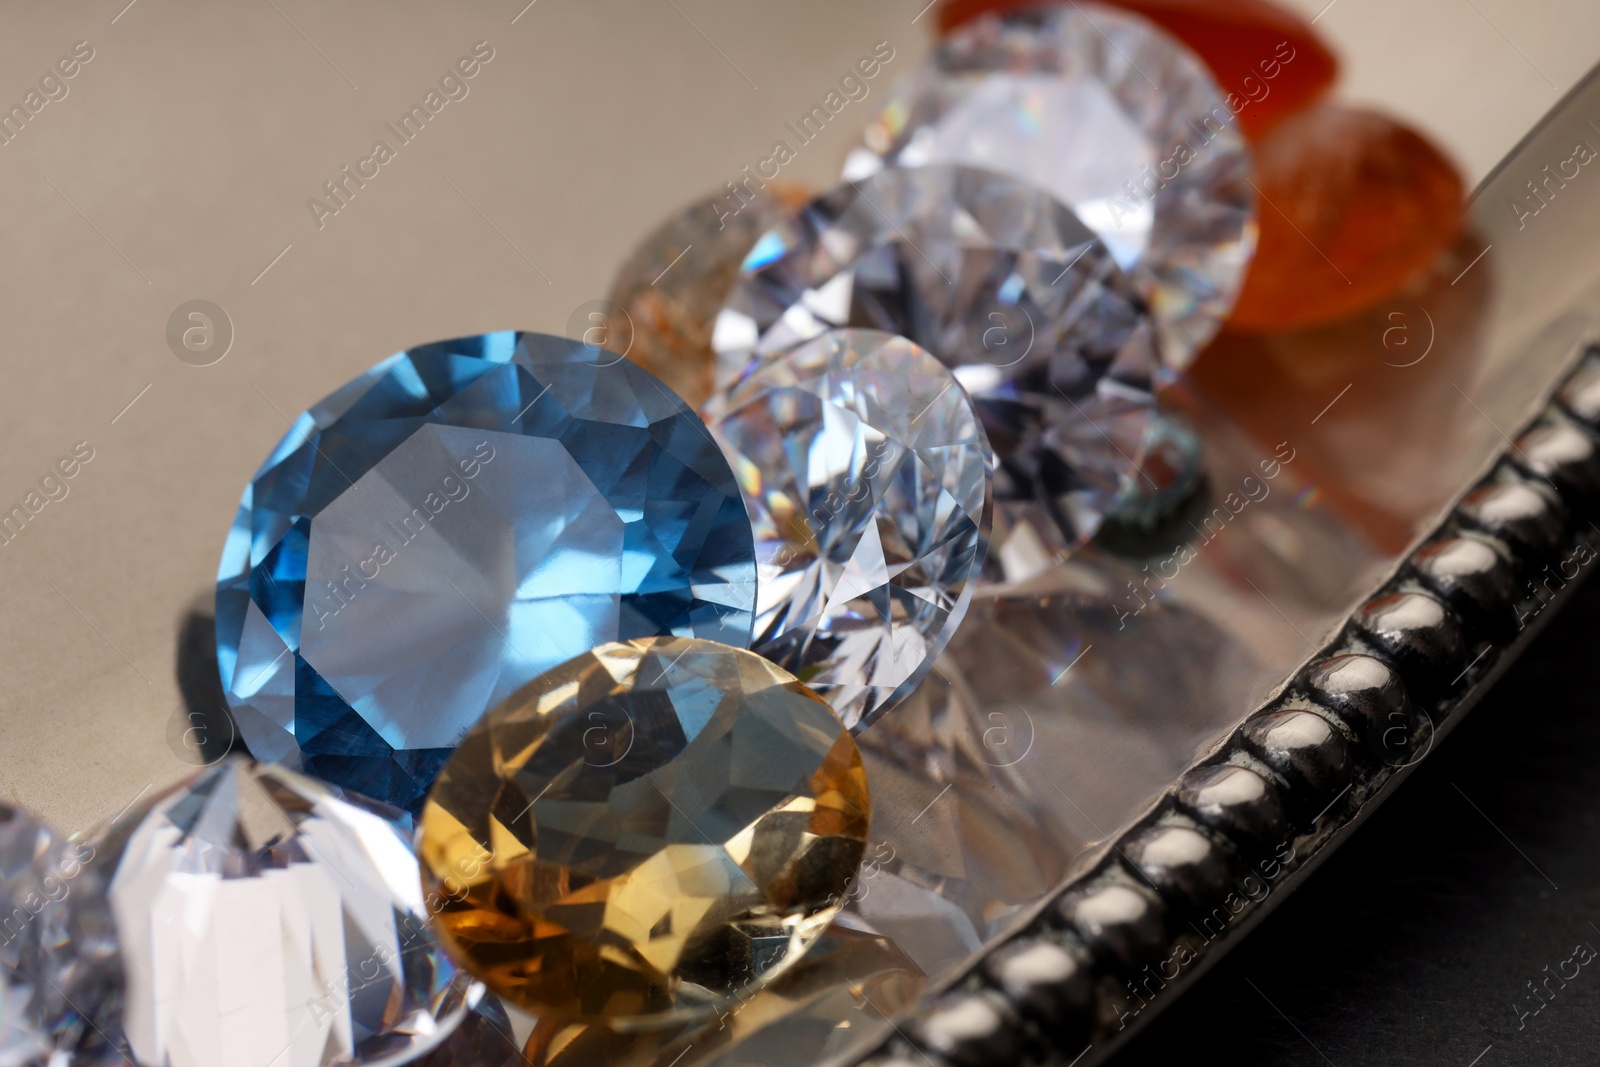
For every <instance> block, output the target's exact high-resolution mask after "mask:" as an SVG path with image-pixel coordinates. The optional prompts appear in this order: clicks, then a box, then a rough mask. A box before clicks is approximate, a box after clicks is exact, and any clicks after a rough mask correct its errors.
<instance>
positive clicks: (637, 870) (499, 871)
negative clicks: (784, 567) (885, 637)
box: [420, 638, 868, 1025]
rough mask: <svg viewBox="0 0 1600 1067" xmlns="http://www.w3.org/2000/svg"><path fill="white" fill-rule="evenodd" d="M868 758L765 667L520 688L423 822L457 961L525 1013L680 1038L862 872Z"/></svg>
mask: <svg viewBox="0 0 1600 1067" xmlns="http://www.w3.org/2000/svg"><path fill="white" fill-rule="evenodd" d="M867 818H868V800H867V780H866V774H865V772H864V771H863V770H862V766H861V754H860V752H859V751H858V750H857V749H856V745H855V742H854V741H853V740H851V738H850V734H849V732H848V731H846V730H845V728H844V725H843V724H842V723H841V722H840V721H839V719H838V716H836V715H834V713H833V712H832V711H831V710H830V709H829V708H828V706H827V705H826V704H824V703H823V702H822V701H821V700H819V699H818V698H817V697H816V695H815V694H813V693H811V692H810V691H809V690H807V689H806V688H805V687H804V686H802V685H801V684H800V683H799V682H797V681H795V680H794V678H793V677H792V676H791V675H789V674H787V673H786V672H784V671H782V670H780V669H779V668H777V667H775V666H773V665H772V664H771V663H769V662H768V661H766V660H764V659H762V658H761V657H760V656H757V655H755V654H754V653H751V652H745V651H743V650H740V649H734V648H729V647H727V646H726V645H718V644H716V643H714V642H710V641H701V640H695V639H684V638H647V639H641V640H637V641H630V642H622V643H615V644H610V645H603V646H601V647H600V648H597V649H595V650H594V651H592V652H587V653H584V654H583V655H581V656H578V657H577V658H575V659H573V660H571V661H569V662H567V663H564V664H562V665H561V666H560V667H558V668H556V669H554V670H552V671H549V672H547V673H545V674H544V675H542V676H540V677H539V678H537V679H535V680H534V681H533V682H531V683H529V684H528V685H527V686H526V687H524V688H523V689H521V690H519V691H518V692H516V693H515V694H513V695H512V697H511V698H510V699H509V700H507V701H506V702H505V703H504V704H502V705H500V706H499V707H497V708H496V709H494V710H493V711H492V712H490V713H489V715H488V716H487V717H486V718H485V719H484V720H483V722H482V723H480V724H479V725H478V726H477V727H476V728H475V729H474V730H473V731H472V733H471V734H470V735H468V737H467V739H466V740H465V741H464V742H463V743H462V745H461V747H460V749H458V750H457V752H456V754H455V755H454V756H453V757H451V759H450V762H449V763H448V764H446V766H445V769H444V772H443V773H442V774H441V775H440V777H439V782H438V785H437V786H435V788H434V791H433V793H432V794H431V795H430V796H429V799H428V803H427V806H426V807H425V808H424V809H423V814H422V827H421V837H420V840H421V845H420V849H421V854H422V860H423V875H424V880H425V882H426V883H427V884H428V886H429V888H430V891H431V892H433V893H436V894H438V895H439V897H440V898H441V900H442V910H441V911H440V913H439V917H438V920H437V922H438V926H439V929H440V931H441V933H442V936H443V938H444V940H445V944H446V945H447V946H448V947H449V948H450V950H451V951H452V952H453V953H454V954H455V955H456V957H457V958H458V959H460V960H461V961H462V962H463V963H464V964H466V965H467V966H468V967H469V968H471V969H472V970H473V972H474V973H476V974H477V975H479V976H480V977H481V978H482V979H483V980H484V981H485V982H487V983H488V985H489V987H490V988H491V989H493V990H494V991H495V992H497V993H499V994H500V995H501V996H503V997H505V998H506V1000H507V1001H509V1002H510V1003H513V1004H516V1005H518V1006H519V1007H523V1008H526V1009H528V1010H530V1011H536V1012H540V1013H542V1014H547V1015H551V1016H555V1017H560V1018H566V1019H602V1018H623V1019H629V1020H633V1021H636V1022H638V1023H639V1024H640V1025H647V1024H648V1025H666V1024H671V1023H674V1022H677V1021H680V1020H682V1019H685V1018H696V1017H698V1018H704V1017H706V1016H708V1015H711V1014H714V1013H715V1012H716V1011H717V1010H718V1009H719V1008H720V1007H721V1006H723V1005H725V1004H726V1003H728V1001H729V999H730V998H732V997H734V996H736V995H743V994H744V993H746V992H747V991H748V990H751V989H754V988H757V987H759V986H760V985H761V984H762V983H764V982H766V981H769V980H771V979H772V978H773V977H775V976H776V975H777V974H779V973H781V972H782V971H783V970H784V969H786V968H788V967H790V966H792V965H793V964H794V963H795V961H796V960H798V959H799V958H800V956H801V955H802V954H803V953H804V952H805V950H806V948H807V947H808V946H809V945H810V944H811V942H812V941H814V940H815V939H816V938H817V936H818V935H819V934H821V933H822V931H823V929H824V927H826V926H827V924H828V920H829V919H830V918H832V916H833V915H834V913H835V912H836V911H837V910H838V908H839V905H840V903H841V901H842V899H843V897H844V894H845V893H846V892H847V891H848V889H849V887H850V880H851V878H852V877H853V876H854V874H855V871H856V867H857V865H858V864H859V863H860V861H861V849H862V842H863V840H864V839H865V837H866V833H867Z"/></svg>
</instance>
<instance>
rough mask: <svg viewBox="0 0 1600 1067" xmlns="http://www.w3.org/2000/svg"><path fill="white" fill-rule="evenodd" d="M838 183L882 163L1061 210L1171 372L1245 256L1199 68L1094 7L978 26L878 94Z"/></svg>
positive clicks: (1240, 213) (1235, 136)
mask: <svg viewBox="0 0 1600 1067" xmlns="http://www.w3.org/2000/svg"><path fill="white" fill-rule="evenodd" d="M865 143H866V147H865V148H862V149H858V150H857V151H856V152H854V153H853V154H852V155H851V157H850V159H849V162H848V163H847V164H846V167H845V176H846V177H847V178H851V179H859V178H863V177H865V176H867V175H868V174H871V173H874V172H875V171H877V170H878V169H879V168H880V167H882V166H883V165H884V162H885V161H888V162H892V163H894V164H896V165H899V166H907V167H914V166H922V165H924V164H928V163H965V164H969V165H972V166H980V167H988V168H990V169H993V170H999V171H1004V172H1007V173H1010V174H1014V175H1016V176H1017V177H1019V178H1022V179H1024V180H1026V181H1029V182H1032V183H1034V184H1035V185H1039V186H1041V187H1043V188H1045V189H1048V190H1050V191H1051V192H1052V193H1054V194H1055V195H1056V196H1057V197H1058V198H1060V199H1061V200H1062V201H1063V202H1064V203H1067V204H1069V205H1071V206H1072V208H1073V210H1075V211H1076V212H1077V214H1078V216H1079V217H1080V218H1081V219H1083V220H1084V222H1085V223H1087V224H1088V225H1089V227H1090V228H1091V229H1093V230H1094V231H1095V232H1096V233H1097V234H1099V235H1100V237H1101V239H1102V240H1103V241H1105V243H1106V246H1107V247H1108V248H1109V249H1110V250H1111V252H1112V254H1113V255H1114V256H1115V257H1116V260H1117V262H1118V263H1119V264H1121V265H1122V267H1123V268H1124V269H1126V270H1128V271H1129V272H1130V273H1131V275H1132V278H1133V280H1134V283H1135V284H1136V285H1137V286H1138V288H1139V290H1140V291H1141V293H1143V295H1144V296H1145V298H1146V300H1147V301H1148V303H1149V304H1150V306H1151V308H1152V309H1153V310H1154V313H1155V316H1156V320H1157V323H1158V324H1159V328H1160V332H1161V339H1162V355H1163V356H1164V357H1165V359H1166V360H1168V362H1169V363H1170V364H1171V365H1172V366H1174V367H1182V366H1184V365H1186V364H1187V363H1188V362H1189V361H1190V360H1191V359H1192V358H1193V357H1194V355H1195V354H1196V353H1198V352H1199V350H1200V349H1201V347H1203V346H1204V345H1205V343H1206V342H1207V341H1209V340H1210V339H1211V337H1212V336H1213V335H1214V334H1215V333H1216V330H1217V327H1218V325H1219V324H1220V323H1221V321H1222V319H1223V318H1224V317H1225V316H1226V315H1227V313H1228V310H1229V309H1230V308H1231V307H1232V306H1233V302H1234V299H1235V298H1236V297H1237V296H1238V292H1239V287H1240V285H1241V284H1242V283H1243V280H1244V270H1245V267H1246V266H1247V265H1248V263H1249V260H1250V256H1251V254H1252V252H1253V251H1254V248H1255V237H1256V230H1255V215H1254V198H1253V194H1252V190H1251V188H1250V184H1249V173H1250V161H1249V154H1248V150H1247V148H1246V146H1245V142H1244V139H1243V137H1242V136H1241V134H1240V132H1239V129H1238V126H1237V123H1236V122H1235V119H1234V114H1233V111H1232V110H1231V109H1230V108H1229V107H1228V106H1227V103H1226V101H1225V98H1224V95H1223V93H1222V90H1221V89H1220V88H1218V86H1217V84H1216V82H1215V81H1214V80H1213V79H1212V77H1211V75H1210V73H1209V72H1208V71H1207V70H1206V69H1205V67H1204V66H1203V65H1202V64H1201V62H1200V60H1199V59H1198V58H1197V57H1195V56H1194V55H1193V54H1191V53H1190V52H1189V50H1188V49H1187V48H1185V47H1184V46H1183V45H1182V44H1180V43H1179V42H1178V41H1176V40H1174V39H1173V38H1171V37H1169V36H1167V34H1165V33H1164V32H1162V31H1161V30H1160V29H1158V28H1156V27H1155V26H1154V25H1152V24H1151V23H1149V22H1147V21H1146V20H1144V19H1142V18H1139V17H1138V16H1135V15H1131V14H1128V13H1126V12H1122V11H1117V10H1114V9H1112V8H1108V7H1102V6H1100V5H1098V4H1093V3H1088V2H1084V3H1081V4H1079V3H1072V4H1051V5H1048V6H1041V7H1039V8H1036V9H1030V10H1026V11H1021V12H1016V13H1012V14H1009V15H1006V16H1004V17H1000V16H995V15H989V16H985V17H982V18H979V19H975V20H974V21H972V22H970V23H968V24H966V25H964V26H962V27H961V28H960V29H958V30H956V31H955V32H953V33H951V34H950V35H949V36H947V37H946V38H945V39H944V41H943V42H941V44H940V46H939V48H938V49H937V50H936V51H935V53H934V55H933V57H932V58H931V59H930V60H929V61H928V63H927V64H926V65H925V66H924V67H923V68H921V69H920V70H919V71H918V72H917V73H916V74H914V75H913V76H912V77H911V78H909V79H908V80H907V81H905V82H903V83H902V84H901V85H899V86H898V87H897V88H896V89H894V90H892V91H891V95H890V98H889V101H888V103H887V104H886V105H885V107H884V109H883V111H882V113H881V114H880V115H879V117H878V119H877V120H876V122H874V123H873V125H872V126H870V127H869V129H868V131H867V134H866V140H865Z"/></svg>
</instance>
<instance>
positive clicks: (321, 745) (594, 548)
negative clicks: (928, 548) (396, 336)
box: [217, 333, 756, 809]
mask: <svg viewBox="0 0 1600 1067" xmlns="http://www.w3.org/2000/svg"><path fill="white" fill-rule="evenodd" d="M755 586H756V567H755V550H754V545H753V539H752V534H751V529H750V522H749V519H748V518H747V516H746V513H745V507H744V503H743V501H742V499H741V498H740V495H739V487H738V484H737V483H736V482H735V480H734V476H733V473H732V471H731V470H730V469H729V467H728V463H727V460H725V459H724V458H723V456H722V453H721V452H720V451H719V450H718V448H717V446H716V444H715V443H714V442H713V441H712V439H711V436H710V435H709V434H708V433H707V432H706V429H705V426H704V425H703V424H702V423H701V422H700V419H699V418H698V417H697V416H696V415H695V414H694V412H692V411H691V410H690V409H689V408H688V406H687V405H686V404H685V403H684V402H683V401H682V400H680V399H679V398H678V397H677V396H676V395H675V394H673V393H672V392H671V390H669V389H668V388H667V387H666V386H665V385H663V384H662V383H661V382H660V381H658V380H657V379H656V378H655V377H653V376H652V375H651V374H649V373H648V372H647V371H645V370H643V369H641V368H639V367H638V366H636V365H634V364H632V363H629V362H627V361H625V360H623V359H622V358H621V357H620V356H617V355H615V354H614V353H611V352H606V351H604V350H602V349H597V348H595V347H593V346H591V345H583V344H579V343H577V342H575V341H569V340H566V339H564V338H559V337H550V336H546V335H544V334H536V333H492V334H483V335H480V336H476V337H464V338H459V339H457V340H453V341H440V342H438V343H436V344H430V345H423V346H421V347H418V348H413V349H409V350H407V351H405V352H399V353H396V354H395V355H393V356H391V357H389V358H388V359H386V360H384V361H383V362H382V363H380V364H378V365H377V366H376V367H373V368H372V369H371V370H370V371H368V372H367V373H365V374H363V375H362V376H361V377H359V378H357V379H356V380H355V381H353V382H351V383H350V384H348V385H346V386H344V387H343V388H341V389H339V390H338V391H337V392H335V393H334V394H333V395H331V396H329V397H328V398H327V399H325V400H323V401H322V402H321V403H320V404H318V405H317V406H315V407H313V408H312V409H311V410H310V411H307V412H306V413H305V414H303V415H301V416H300V418H299V419H297V420H296V421H295V424H294V427H293V428H292V429H291V430H290V431H289V433H288V435H287V436H286V437H284V439H283V440H282V441H281V442H280V443H279V444H278V447H277V448H276V449H274V450H273V452H272V455H271V456H269V457H268V458H267V461H266V463H265V464H263V465H262V467H261V469H260V470H259V471H257V472H256V476H255V478H254V479H253V480H252V481H251V482H250V484H249V485H248V486H247V487H246V488H245V491H244V497H243V499H242V500H241V501H240V504H239V513H238V515H237V516H236V517H235V518H234V521H233V528H232V529H231V530H230V531H229V534H228V541H227V544H226V545H225V546H224V548H223V551H222V564H221V566H220V567H219V568H218V571H217V664H218V667H219V668H220V670H221V673H222V683H223V687H224V689H225V690H226V691H227V696H228V703H229V706H230V707H231V709H232V711H233V716H234V719H235V721H236V722H237V724H238V729H239V734H240V736H241V737H242V738H243V739H244V741H245V743H246V744H247V745H248V746H249V749H250V752H251V754H252V755H254V756H255V757H256V758H258V759H264V760H277V761H281V762H284V763H287V764H290V765H291V766H293V767H296V768H298V769H301V770H304V771H307V772H309V773H311V774H314V775H316V776H318V777H320V778H324V779H327V780H328V781H331V782H334V783H336V784H338V785H342V786H346V787H348V788H351V789H354V790H356V791H358V792H361V793H364V794H366V795H368V796H371V797H376V798H378V799H380V800H383V801H386V802H388V803H391V804H395V805H398V806H400V807H404V808H410V809H415V808H417V807H418V806H419V805H420V804H421V802H422V799H423V797H424V795H425V794H426V792H427V790H428V787H429V786H430V785H431V784H432V782H433V779H434V777H435V776H436V775H437V774H438V772H439V769H440V767H442V766H443V764H444V761H445V759H446V757H448V756H449V754H450V752H451V750H453V749H454V748H455V746H456V745H457V744H458V743H459V742H460V741H461V738H462V737H463V735H465V734H466V732H467V730H468V729H470V728H471V727H472V725H473V724H474V723H476V722H477V721H478V719H479V717H480V716H482V715H483V713H484V712H486V711H488V710H489V708H491V707H493V706H494V705H495V704H498V703H499V702H500V701H501V700H502V699H503V698H505V697H506V696H508V695H509V694H510V693H511V692H512V691H513V690H515V689H517V688H518V687H520V686H521V685H523V684H524V683H526V682H528V681H530V680H531V679H533V678H534V677H535V676H537V675H539V674H541V673H543V672H544V671H545V670H546V669H547V668H549V667H553V666H555V665H556V664H558V663H564V662H566V661H567V660H569V659H571V658H572V657H573V656H576V655H578V654H580V653H583V652H587V651H588V650H589V649H591V648H594V647H595V646H597V645H601V644H605V643H607V642H609V641H618V640H627V639H629V638H635V637H649V636H658V635H667V634H673V635H677V636H680V637H700V638H707V639H710V640H713V641H720V642H723V643H724V644H730V645H736V646H738V647H741V648H743V647H745V646H747V645H748V644H749V642H750V631H751V625H752V619H753V609H754V606H755Z"/></svg>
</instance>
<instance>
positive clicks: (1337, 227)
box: [1227, 103, 1462, 331]
mask: <svg viewBox="0 0 1600 1067" xmlns="http://www.w3.org/2000/svg"><path fill="white" fill-rule="evenodd" d="M1255 163H1256V174H1255V184H1256V190H1257V193H1258V196H1259V200H1258V202H1257V204H1256V219H1257V221H1258V222H1259V224H1260V227H1261V235H1260V239H1259V241H1258V243H1257V245H1256V257H1255V260H1254V262H1252V263H1251V265H1250V272H1249V274H1247V275H1246V277H1245V284H1244V290H1243V292H1241V293H1240V295H1239V302H1238V304H1237V305H1235V307H1234V309H1233V315H1232V316H1231V317H1230V318H1229V320H1228V324H1227V328H1228V329H1231V330H1236V331H1237V330H1251V331H1255V330H1283V329H1295V328H1300V327H1305V326H1313V325H1317V324H1319V323H1325V322H1332V321H1335V320H1337V319H1340V318H1343V317H1344V316H1346V315H1349V314H1352V313H1354V312H1356V311H1360V310H1361V309H1363V308H1368V307H1371V306H1372V305H1374V304H1376V303H1378V302H1379V301H1382V300H1384V299H1386V298H1388V297H1390V296H1393V295H1394V294H1395V293H1397V292H1399V291H1400V289H1401V288H1402V287H1403V286H1404V285H1405V284H1406V282H1407V281H1409V280H1411V279H1412V278H1414V277H1415V276H1416V275H1417V274H1418V272H1420V271H1422V270H1424V269H1426V268H1427V267H1428V266H1430V265H1431V264H1432V263H1433V262H1434V261H1435V260H1436V259H1438V257H1439V255H1440V253H1442V252H1443V251H1444V250H1445V248H1446V247H1447V246H1448V245H1449V244H1450V242H1451V240H1452V239H1453V238H1454V237H1455V235H1456V234H1457V232H1459V230H1460V226H1461V198H1462V184H1461V176H1460V175H1459V174H1458V173H1456V169H1455V167H1454V166H1453V165H1452V164H1451V163H1450V161H1449V160H1448V159H1446V158H1445V157H1444V156H1443V155H1442V154H1441V153H1440V152H1439V150H1438V149H1437V148H1435V147H1434V146H1433V145H1432V144H1430V143H1429V142H1428V141H1426V140H1425V139H1423V137H1422V136H1421V135H1420V134H1418V133H1416V132H1415V131H1413V130H1411V129H1408V128H1407V127H1405V126H1402V125H1400V124H1399V123H1398V122H1395V121H1394V120H1393V119H1389V118H1386V117H1384V116H1383V115H1380V114H1377V113H1375V112H1372V111H1366V110H1362V109H1359V108H1352V107H1345V106H1343V105H1340V104H1333V103H1327V104H1319V105H1318V106H1316V107H1314V108H1312V109H1310V110H1309V111H1306V112H1303V113H1302V114H1299V115H1296V116H1294V117H1292V118H1290V119H1289V120H1288V121H1286V122H1285V123H1283V125H1281V126H1279V127H1278V128H1277V129H1275V130H1273V131H1272V133H1270V134H1269V135H1268V136H1267V137H1265V138H1263V139H1262V141H1261V143H1260V144H1258V145H1257V146H1256V151H1255Z"/></svg>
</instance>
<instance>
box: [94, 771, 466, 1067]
mask: <svg viewBox="0 0 1600 1067" xmlns="http://www.w3.org/2000/svg"><path fill="white" fill-rule="evenodd" d="M398 820H399V816H398V813H397V812H395V811H394V810H393V809H387V808H384V807H382V806H380V805H377V804H375V803H372V802H368V801H364V800H358V799H357V798H354V797H353V796H347V795H342V794H340V793H338V792H337V791H335V790H334V789H332V788H330V787H328V786H325V785H322V784H320V783H317V782H315V781H313V780H311V779H309V778H304V777H301V776H299V775H297V774H294V773H293V772H290V771H287V770H285V769H283V768H281V767H275V766H270V765H266V764H257V763H253V762H250V761H248V760H241V759H229V760H227V761H224V762H223V763H221V764H218V765H217V766H215V767H211V768H208V769H206V770H204V771H202V772H201V773H200V774H198V775H197V776H195V777H194V778H192V779H190V780H189V781H188V782H186V783H184V784H183V785H181V786H179V787H177V788H175V789H173V790H171V791H169V792H167V793H165V794H163V795H162V796H160V797H158V798H156V799H155V800H153V801H149V802H147V803H145V804H144V805H142V806H140V807H139V808H137V809H135V810H134V811H132V812H131V813H129V814H127V815H125V816H123V817H122V819H121V820H120V821H119V822H118V823H116V824H114V825H113V826H111V827H110V828H109V829H108V830H107V831H106V832H105V833H104V834H103V835H101V837H100V839H99V841H98V848H99V854H98V855H97V856H96V859H95V861H94V867H95V869H96V870H97V871H99V872H101V873H102V875H103V878H104V882H105V885H106V887H107V889H106V894H105V899H104V901H103V903H102V902H96V901H86V902H82V903H80V904H79V905H78V906H80V907H83V908H90V909H92V908H106V909H108V910H109V912H110V914H111V916H112V918H113V919H114V921H115V925H116V929H117V932H118V934H119V937H120V944H121V950H122V962H123V969H124V972H125V975H126V994H125V998H124V1001H123V1004H122V1023H123V1029H124V1032H125V1034H126V1037H127V1040H128V1044H129V1046H130V1047H131V1049H132V1051H133V1054H134V1056H135V1057H136V1058H137V1059H139V1060H140V1061H141V1062H143V1063H147V1064H159V1065H161V1067H333V1065H343V1064H363V1065H375V1064H399V1063H404V1062H408V1061H409V1060H411V1059H414V1058H415V1057H416V1056H418V1055H419V1054H421V1053H423V1052H425V1051H427V1050H428V1049H430V1048H432V1047H433V1046H434V1045H436V1044H437V1043H438V1042H439V1041H441V1040H443V1039H444V1038H445V1037H447V1036H448V1035H449V1033H450V1032H451V1030H452V1029H453V1028H454V1027H455V1026H456V1024H457V1023H458V1022H459V1021H460V1020H461V1018H462V1016H463V1015H464V1013H465V1011H466V1003H467V996H468V994H469V993H470V992H472V990H473V987H472V986H471V984H470V983H469V982H468V981H466V980H465V978H464V976H461V975H458V974H457V972H456V971H455V969H454V967H453V966H452V965H451V964H450V962H449V961H448V959H447V958H446V957H445V955H444V954H443V953H442V952H441V951H440V950H439V948H438V946H437V943H436V942H435V941H434V939H433V935H432V933H431V931H430V930H429V928H428V917H429V913H428V909H427V907H426V906H425V904H424V900H423V893H422V883H421V877H420V874H419V870H418V866H417V860H416V856H415V854H414V853H413V852H412V849H411V846H410V843H409V834H408V832H407V829H406V826H405V824H404V823H402V822H400V821H398Z"/></svg>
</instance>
